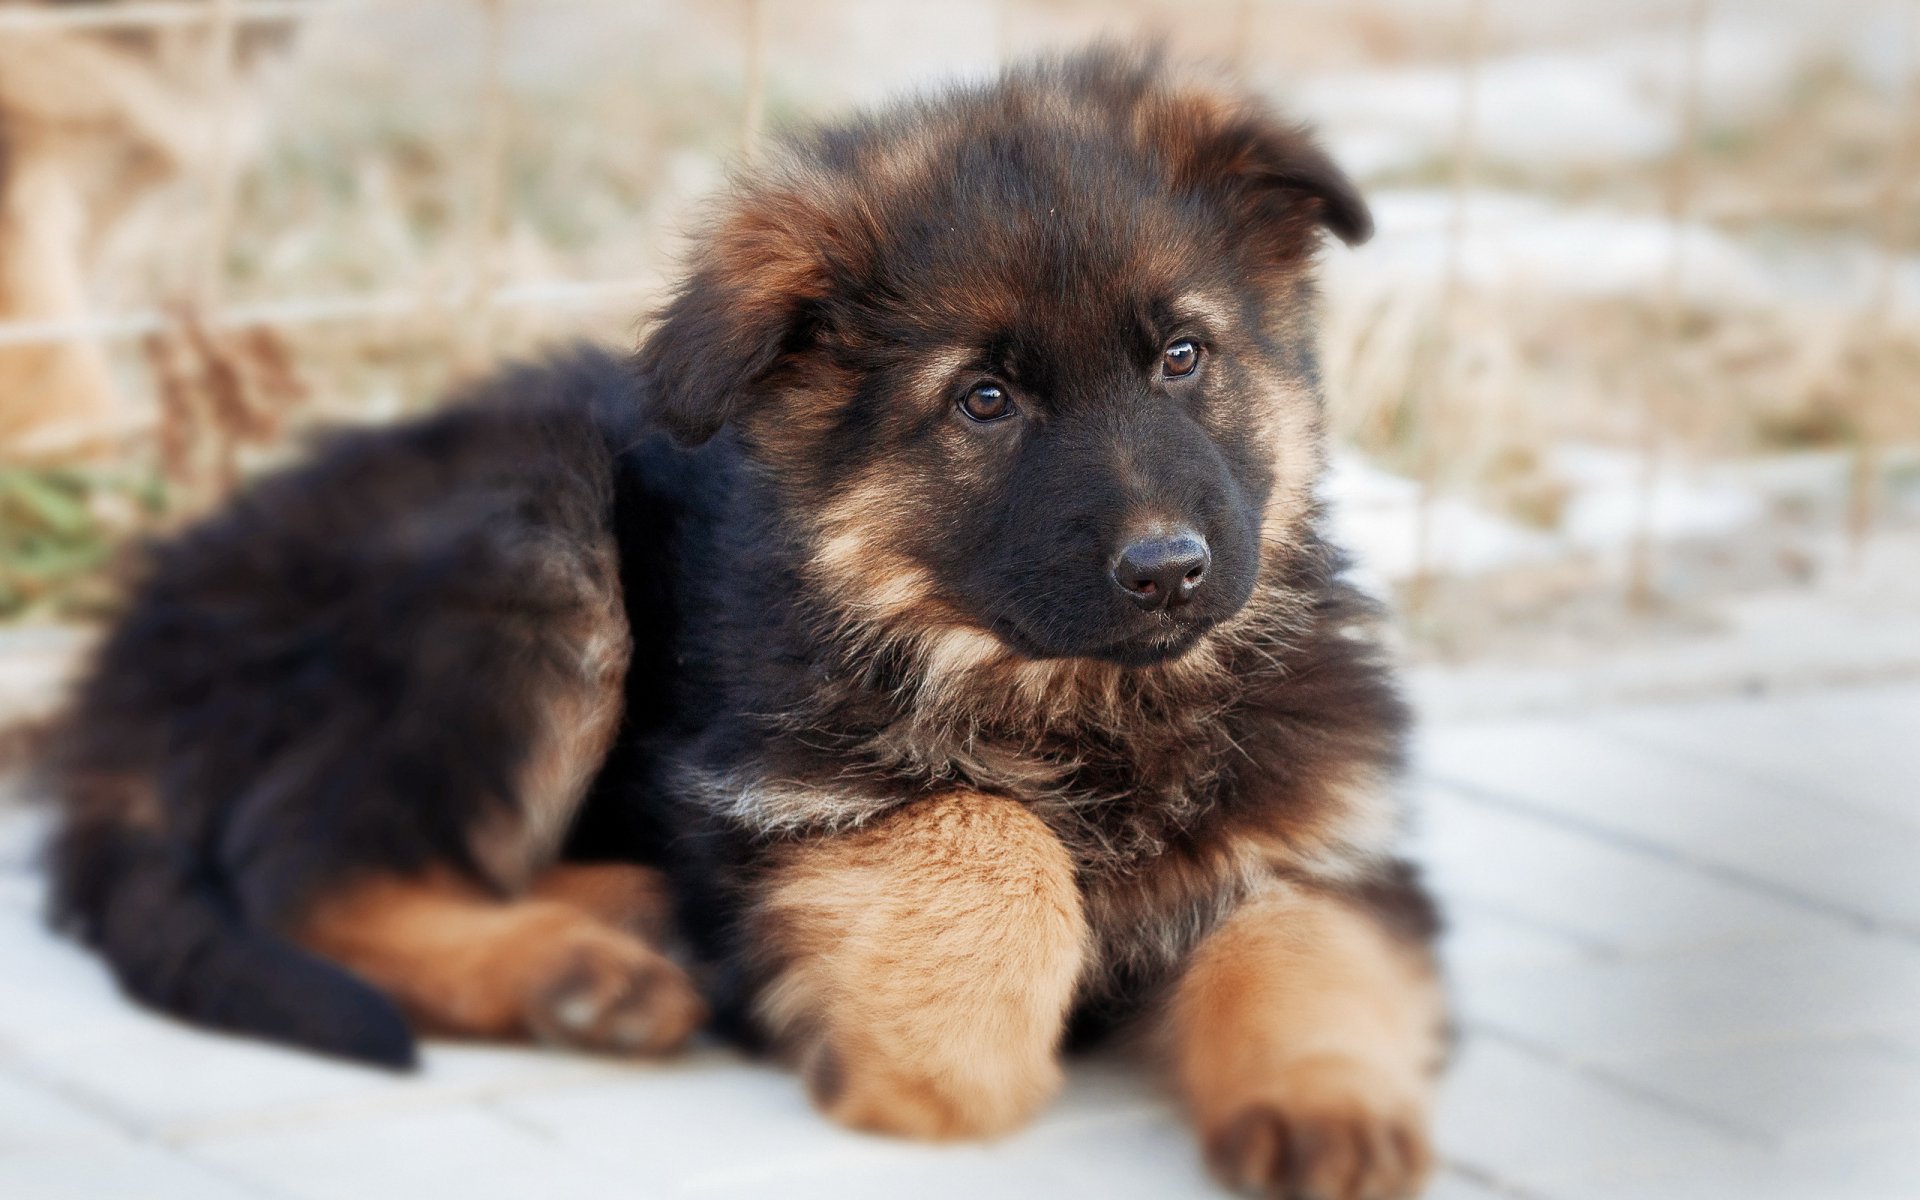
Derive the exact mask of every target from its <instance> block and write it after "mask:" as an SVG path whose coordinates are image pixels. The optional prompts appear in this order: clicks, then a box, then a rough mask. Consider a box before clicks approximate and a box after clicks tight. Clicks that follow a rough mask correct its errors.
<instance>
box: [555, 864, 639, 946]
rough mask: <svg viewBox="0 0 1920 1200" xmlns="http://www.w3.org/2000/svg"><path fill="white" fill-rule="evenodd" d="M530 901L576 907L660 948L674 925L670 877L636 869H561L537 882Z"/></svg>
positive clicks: (578, 866) (606, 866) (594, 866)
mask: <svg viewBox="0 0 1920 1200" xmlns="http://www.w3.org/2000/svg"><path fill="white" fill-rule="evenodd" d="M529 895H530V896H531V897H532V898H533V899H536V900H553V901H556V902H558V903H561V904H566V905H570V906H572V907H574V908H577V909H579V910H580V911H581V912H584V913H586V914H588V915H589V916H591V917H593V918H594V919H596V920H598V921H601V922H603V923H605V924H608V925H611V926H613V927H614V928H616V929H624V930H626V931H627V932H629V933H632V934H634V935H636V936H638V937H640V938H643V939H644V940H646V941H648V942H650V943H652V944H654V945H656V946H657V945H659V944H660V943H661V942H662V941H664V940H665V939H666V937H667V934H668V932H669V930H670V928H671V926H672V923H673V896H672V888H671V885H670V884H669V883H668V882H667V877H666V875H665V874H663V873H662V872H660V871H657V870H655V869H653V868H652V867H642V866H636V865H633V864H630V863H612V862H606V863H561V864H560V865H558V866H556V867H553V868H552V869H550V870H548V871H547V873H546V874H544V875H542V876H540V877H539V878H538V879H535V880H534V881H533V887H532V889H531V891H530V892H529Z"/></svg>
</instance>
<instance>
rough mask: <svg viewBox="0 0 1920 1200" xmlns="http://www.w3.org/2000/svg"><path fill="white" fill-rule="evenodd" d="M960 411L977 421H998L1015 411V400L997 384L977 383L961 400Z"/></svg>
mask: <svg viewBox="0 0 1920 1200" xmlns="http://www.w3.org/2000/svg"><path fill="white" fill-rule="evenodd" d="M960 411H961V412H963V413H966V414H967V415H968V416H969V417H972V418H973V419H974V420H976V421H998V420H999V419H1000V418H1001V417H1004V416H1006V415H1007V414H1008V413H1009V412H1012V411H1013V400H1012V398H1011V397H1009V396H1008V395H1007V389H1005V388H1003V387H1001V386H1000V385H999V384H997V383H976V384H974V385H973V388H972V390H970V391H968V392H967V394H966V396H965V397H964V398H962V399H961V401H960Z"/></svg>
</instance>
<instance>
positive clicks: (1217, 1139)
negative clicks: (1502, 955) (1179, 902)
mask: <svg viewBox="0 0 1920 1200" xmlns="http://www.w3.org/2000/svg"><path fill="white" fill-rule="evenodd" d="M1409 886H1411V885H1409ZM1166 1015H1167V1019H1168V1022H1169V1029H1168V1033H1169V1034H1170V1036H1171V1049H1172V1052H1173V1056H1174V1068H1175V1072H1176V1074H1177V1077H1178V1080H1179V1084H1180V1087H1181V1090H1182V1092H1183V1093H1184V1095H1185V1099H1186V1102H1187V1105H1188V1107H1189V1108H1190V1110H1191V1112H1192V1115H1193V1118H1194V1121H1195V1122H1196V1123H1197V1125H1198V1126H1199V1131H1200V1135H1201V1138H1202V1141H1203V1144H1204V1146H1205V1149H1206V1153H1207V1156H1208V1159H1209V1161H1210V1162H1211V1163H1212V1165H1213V1167H1214V1169H1215V1170H1216V1171H1217V1172H1218V1173H1219V1174H1220V1176H1221V1177H1222V1178H1223V1179H1224V1180H1225V1181H1226V1182H1228V1183H1229V1184H1232V1185H1234V1186H1236V1187H1239V1188H1242V1189H1247V1190H1250V1191H1253V1192H1255V1193H1257V1194H1260V1195H1268V1196H1277V1197H1286V1198H1287V1200H1294V1198H1296V1197H1297V1198H1301V1200H1305V1198H1307V1197H1311V1198H1313V1200H1383V1198H1388V1197H1404V1196H1411V1195H1413V1194H1415V1193H1416V1192H1417V1191H1418V1190H1419V1188H1420V1185H1421V1183H1422V1182H1423V1181H1424V1179H1425V1178H1426V1175H1427V1172H1428V1170H1429V1166H1430V1163H1431V1157H1432V1156H1431V1151H1430V1148H1429V1144H1428V1134H1427V1125H1428V1107H1429V1102H1430V1092H1431V1090H1432V1085H1433V1079H1434V1075H1435V1073H1436V1072H1437V1069H1438V1066H1439V1062H1440V1059H1441V1057H1442V1055H1443V1053H1444V1047H1443V1042H1444V1032H1443V1021H1444V1016H1443V1008H1442V1000H1441V995H1440V987H1439V983H1438V981H1437V979H1436V978H1435V975H1434V971H1433V966H1432V963H1431V960H1430V959H1429V957H1428V955H1427V953H1426V951H1425V948H1424V947H1423V946H1421V945H1418V944H1417V943H1415V942H1413V941H1410V940H1407V939H1403V938H1402V937H1400V936H1399V935H1398V934H1396V933H1394V932H1391V931H1389V929H1388V928H1387V926H1386V924H1384V923H1383V921H1382V920H1381V919H1379V918H1377V917H1376V916H1375V915H1374V914H1373V913H1372V912H1370V911H1368V910H1366V909H1365V908H1364V907H1363V906H1362V905H1361V904H1360V903H1358V902H1356V901H1354V900H1350V899H1345V898H1338V897H1335V896H1333V895H1329V894H1326V893H1322V892H1318V891H1312V890H1308V889H1304V888H1299V887H1294V886H1291V885H1280V884H1275V885H1274V886H1273V887H1272V889H1271V890H1269V891H1268V892H1266V893H1264V894H1263V895H1261V896H1258V897H1256V898H1255V899H1253V900H1251V901H1249V902H1248V903H1247V904H1246V905H1245V906H1244V907H1242V908H1241V909H1240V910H1239V911H1238V912H1237V913H1235V914H1234V915H1233V916H1232V917H1231V918H1229V919H1228V920H1227V921H1226V923H1225V924H1223V925H1222V926H1221V927H1220V928H1219V929H1217V930H1215V931H1214V932H1213V933H1212V934H1211V935H1209V936H1208V937H1207V939H1206V940H1205V941H1203V942H1202V943H1201V944H1200V946H1199V947H1198V949H1197V950H1196V951H1195V953H1194V956H1193V959H1192V962H1191V963H1190V965H1189V966H1188V968H1187V970H1186V972H1185V974H1184V975H1183V977H1182V978H1181V979H1180V981H1179V983H1178V984H1177V986H1176V988H1175V991H1174V994H1173V996H1172V999H1171V1003H1170V1006H1169V1008H1168V1011H1167V1014H1166Z"/></svg>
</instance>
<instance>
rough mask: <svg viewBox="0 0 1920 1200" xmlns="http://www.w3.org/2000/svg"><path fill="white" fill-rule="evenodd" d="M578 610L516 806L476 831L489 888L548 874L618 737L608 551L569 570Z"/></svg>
mask: <svg viewBox="0 0 1920 1200" xmlns="http://www.w3.org/2000/svg"><path fill="white" fill-rule="evenodd" d="M565 569H566V570H568V571H569V573H571V574H573V575H575V576H576V577H577V578H576V588H577V596H578V606H577V608H576V610H575V612H574V614H573V619H572V628H571V629H570V630H569V631H568V632H569V633H570V635H571V642H572V645H573V648H574V653H575V660H574V663H573V670H572V671H570V672H568V673H567V674H566V676H565V677H564V678H563V679H562V680H561V681H560V684H559V686H557V687H556V688H554V689H552V691H551V692H550V694H548V695H547V696H545V697H543V698H542V704H541V714H542V715H541V722H540V729H539V731H538V734H537V736H536V738H535V740H534V744H533V750H532V753H531V754H529V755H528V758H527V761H526V763H525V765H524V766H523V767H522V768H521V771H520V777H519V788H518V792H517V798H518V800H519V805H518V807H517V810H516V811H515V812H514V813H513V814H512V815H511V817H510V818H509V819H507V820H504V821H498V822H493V823H489V824H485V825H482V826H481V827H480V828H479V830H478V831H477V832H476V834H475V835H474V838H473V848H474V856H475V858H476V859H478V860H479V861H480V862H481V863H483V864H484V865H485V866H486V868H487V870H488V872H489V873H490V874H491V875H492V876H493V878H494V880H495V882H497V883H499V884H500V885H501V886H503V887H506V888H509V889H515V890H517V889H519V888H522V887H524V886H526V884H527V882H528V881H529V880H531V879H533V878H534V877H535V876H537V875H538V874H540V873H541V872H542V871H545V870H546V869H547V868H548V867H550V866H551V865H552V864H553V862H554V859H555V858H556V857H557V856H558V854H559V850H560V842H561V839H562V838H563V837H564V836H565V835H566V831H567V826H568V825H569V824H570V823H571V822H572V820H573V817H574V814H575V812H576V811H577V810H578V809H579V807H580V801H581V799H582V798H583V797H584V796H585V795H586V791H587V787H588V785H590V784H591V783H592V782H593V777H594V774H595V772H597V771H598V770H599V769H600V765H601V763H603V762H604V761H605V760H606V756H607V751H608V749H609V748H611V746H612V745H613V739H614V736H615V735H616V734H617V733H618V732H619V730H620V717H621V714H622V712H623V702H624V695H623V691H622V689H623V687H624V685H625V682H626V676H627V663H628V661H629V659H630V658H631V656H632V651H633V635H632V633H631V632H630V631H629V629H628V627H627V616H626V611H625V609H624V608H623V607H622V603H621V591H620V582H619V574H618V568H617V566H616V564H615V562H614V556H613V553H612V551H611V550H610V549H608V550H604V551H603V552H601V553H599V554H598V555H596V558H595V561H594V562H593V563H592V564H591V566H590V567H578V566H574V565H573V564H571V563H569V564H567V566H566V567H565Z"/></svg>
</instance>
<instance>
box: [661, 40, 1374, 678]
mask: <svg viewBox="0 0 1920 1200" xmlns="http://www.w3.org/2000/svg"><path fill="white" fill-rule="evenodd" d="M1370 228H1371V226H1370V219H1369V217H1368V214H1367V210H1366V207H1365V205H1364V204H1363V202H1362V201H1361V199H1360V197H1359V195H1358V193H1357V192H1356V191H1355V190H1354V187H1353V185H1352V184H1351V183H1350V182H1349V181H1348V180H1347V179H1346V178H1345V177H1344V176H1343V175H1342V174H1341V173H1340V171H1339V170H1338V169H1337V168H1336V167H1335V166H1334V164H1333V163H1332V162H1331V161H1330V160H1329V159H1328V158H1327V157H1326V156H1325V154H1323V153H1322V152H1321V151H1320V149H1319V148H1318V147H1316V146H1315V145H1314V143H1313V142H1312V141H1311V140H1310V139H1309V138H1308V137H1307V136H1306V135H1305V134H1304V133H1303V132H1302V131H1301V130H1300V129H1298V128H1296V127H1294V126H1291V125H1288V124H1286V123H1283V122H1282V121H1280V120H1278V119H1277V118H1276V117H1275V116H1274V115H1273V114H1271V113H1270V112H1268V111H1266V110H1265V109H1264V108H1262V107H1260V106H1258V105H1257V104H1254V103H1251V102H1248V101H1243V100H1239V99H1235V98H1230V97H1227V96H1225V95H1223V94H1222V93H1220V92H1217V91H1212V90H1205V89H1197V88H1189V87H1184V86H1181V85H1178V84H1176V83H1174V82H1172V81H1171V80H1170V79H1169V77H1168V75H1167V74H1166V72H1165V71H1164V70H1163V69H1162V68H1161V67H1160V66H1159V65H1158V64H1157V63H1155V62H1153V61H1151V60H1147V59H1142V58H1138V57H1134V56H1130V55H1127V54H1122V53H1116V52H1112V51H1097V52H1094V53H1092V54H1087V55H1082V56H1079V57H1076V58H1073V59H1069V60H1066V61H1065V62H1061V63H1050V64H1045V65H1041V66H1036V67H1029V68H1024V69H1020V70H1015V71H1012V72H1010V73H1008V74H1007V75H1006V76H1004V77H1003V78H1002V79H1001V80H1000V81H999V82H997V83H996V84H993V85H990V86H985V87H980V88H977V89H972V90H963V91H960V92H956V93H953V94H950V95H947V96H945V97H942V98H939V99H936V100H929V101H922V102H918V103H915V104H912V105H909V106H907V107H904V108H901V109H897V110H894V111H891V112H888V113H884V114H882V115H880V116H878V117H874V118H871V119H867V120H861V121H856V122H854V123H852V124H849V125H845V126H840V127H835V128H832V129H828V130H826V131H824V132H819V133H816V134H813V135H811V136H810V137H807V138H804V139H801V140H799V141H796V142H795V143H793V144H791V145H789V146H787V147H785V148H784V157H782V158H780V159H779V161H778V162H777V163H775V164H774V165H772V166H770V167H768V168H765V169H763V170H762V171H760V172H759V173H757V174H754V175H752V176H751V177H749V178H747V179H745V180H743V181H741V183H740V184H739V187H738V190H737V193H736V195H735V196H734V197H733V198H732V199H731V200H730V201H729V202H727V203H726V205H725V207H724V209H723V215H722V217H721V219H720V220H719V221H718V222H717V223H716V225H715V227H714V229H713V230H712V231H711V233H710V234H709V236H708V238H707V240H706V241H705V243H704V244H703V246H702V248H701V251H700V255H699V257H698V258H697V259H696V261H695V264H694V270H693V273H692V275H691V277H690V278H689V280H688V281H687V282H686V284H685V285H684V286H683V287H682V288H681V289H680V291H679V292H678V293H677V294H676V296H675V298H674V299H673V300H672V302H671V303H670V304H669V306H668V307H667V309H666V311H665V313H664V314H663V317H662V319H661V321H660V322H659V323H658V325H657V326H656V327H655V328H654V329H653V331H652V332H651V334H650V335H649V336H648V338H647V340H646V342H645V343H644V345H643V346H642V348H641V351H640V356H639V362H640V367H641V370H642V373H643V375H644V377H645V381H646V385H647V392H648V394H649V395H650V396H651V398H652V403H653V404H654V405H655V408H656V412H657V414H658V417H659V419H660V420H661V421H662V422H663V423H664V424H665V425H666V426H667V427H668V428H669V429H670V430H671V431H672V432H673V433H674V435H675V436H676V437H677V438H678V439H680V440H681V441H682V442H685V443H697V442H700V441H703V440H705V439H708V438H710V437H712V436H714V435H715V434H716V433H718V432H719V431H720V430H721V429H722V428H723V427H728V426H731V427H732V428H733V430H734V432H735V434H736V436H737V437H738V438H739V439H740V441H741V444H742V445H743V447H744V448H745V452H746V453H747V454H748V455H750V456H751V457H752V458H753V459H755V460H756V462H757V463H758V464H759V465H760V468H761V470H762V471H763V473H764V475H765V477H766V478H768V479H770V480H771V481H773V485H774V486H775V487H776V488H778V489H780V493H781V495H782V498H783V504H784V505H785V507H786V509H787V510H788V511H789V513H790V514H791V515H792V517H793V519H795V520H796V521H799V522H801V523H802V538H803V540H804V541H805V543H806V544H807V545H808V546H809V547H810V550H809V556H810V557H809V561H808V564H807V567H806V571H807V574H808V576H809V578H810V580H811V581H812V582H813V583H814V584H816V585H817V586H818V587H819V588H821V589H822V592H823V595H825V596H826V597H828V598H829V600H830V603H831V604H833V605H834V606H835V607H836V609H837V610H838V611H840V612H842V613H844V614H846V615H849V616H851V617H853V618H855V619H858V620H864V621H869V622H873V623H877V624H880V625H888V624H891V625H893V626H896V627H900V628H911V629H917V630H922V631H924V630H940V631H942V634H941V636H942V637H944V638H945V639H946V640H945V643H944V646H945V651H944V652H946V653H948V654H950V655H959V656H961V657H967V656H974V657H982V656H988V655H996V654H1004V653H1005V652H1007V651H1008V650H1011V651H1012V652H1014V653H1015V654H1017V655H1018V656H1020V657H1021V658H1022V659H1024V660H1033V659H1103V660H1106V661H1109V662H1116V663H1120V664H1123V665H1128V666H1136V665H1142V664H1150V663H1157V662H1162V661H1166V660H1169V659H1173V658H1176V657H1177V656H1179V655H1181V654H1182V653H1184V652H1185V651H1186V650H1188V649H1189V648H1190V647H1192V646H1193V645H1194V644H1195V642H1196V641H1198V640H1199V639H1200V638H1201V637H1203V636H1204V635H1205V633H1206V631H1207V630H1209V629H1210V628H1213V627H1215V626H1217V625H1219V624H1220V623H1222V622H1224V621H1227V620H1228V619H1230V618H1232V617H1233V616H1234V615H1235V614H1236V613H1237V612H1239V611H1240V610H1241V609H1242V607H1243V606H1245V605H1246V604H1247V601H1248V599H1249V597H1250V596H1252V595H1253V593H1254V589H1255V585H1256V582H1257V580H1258V578H1259V576H1260V573H1261V570H1262V565H1263V556H1271V555H1273V554H1275V553H1278V552H1281V551H1283V550H1284V548H1285V547H1287V546H1289V545H1295V544H1298V543H1299V541H1300V539H1301V538H1302V536H1303V535H1304V532H1305V526H1306V523H1307V522H1309V521H1310V520H1311V510H1312V499H1311V496H1312V487H1313V483H1314V480H1315V477H1316V475H1317V474H1318V471H1319V467H1320V449H1319V426H1320V420H1319V399H1318V394H1317V384H1316V380H1315V370H1314V360H1313V353H1312V347H1311V344H1310V341H1311V329H1310V326H1309V324H1308V322H1307V316H1308V307H1309V299H1310V284H1309V279H1308V266H1309V263H1310V259H1311V257H1312V254H1313V251H1314V248H1315V246H1316V244H1317V243H1318V241H1319V238H1320V234H1321V231H1322V230H1329V231H1331V232H1332V233H1334V234H1335V235H1337V236H1338V237H1340V238H1341V239H1343V240H1345V241H1348V242H1357V241H1359V240H1361V239H1363V238H1365V237H1366V236H1367V235H1368V233H1369V232H1370Z"/></svg>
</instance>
